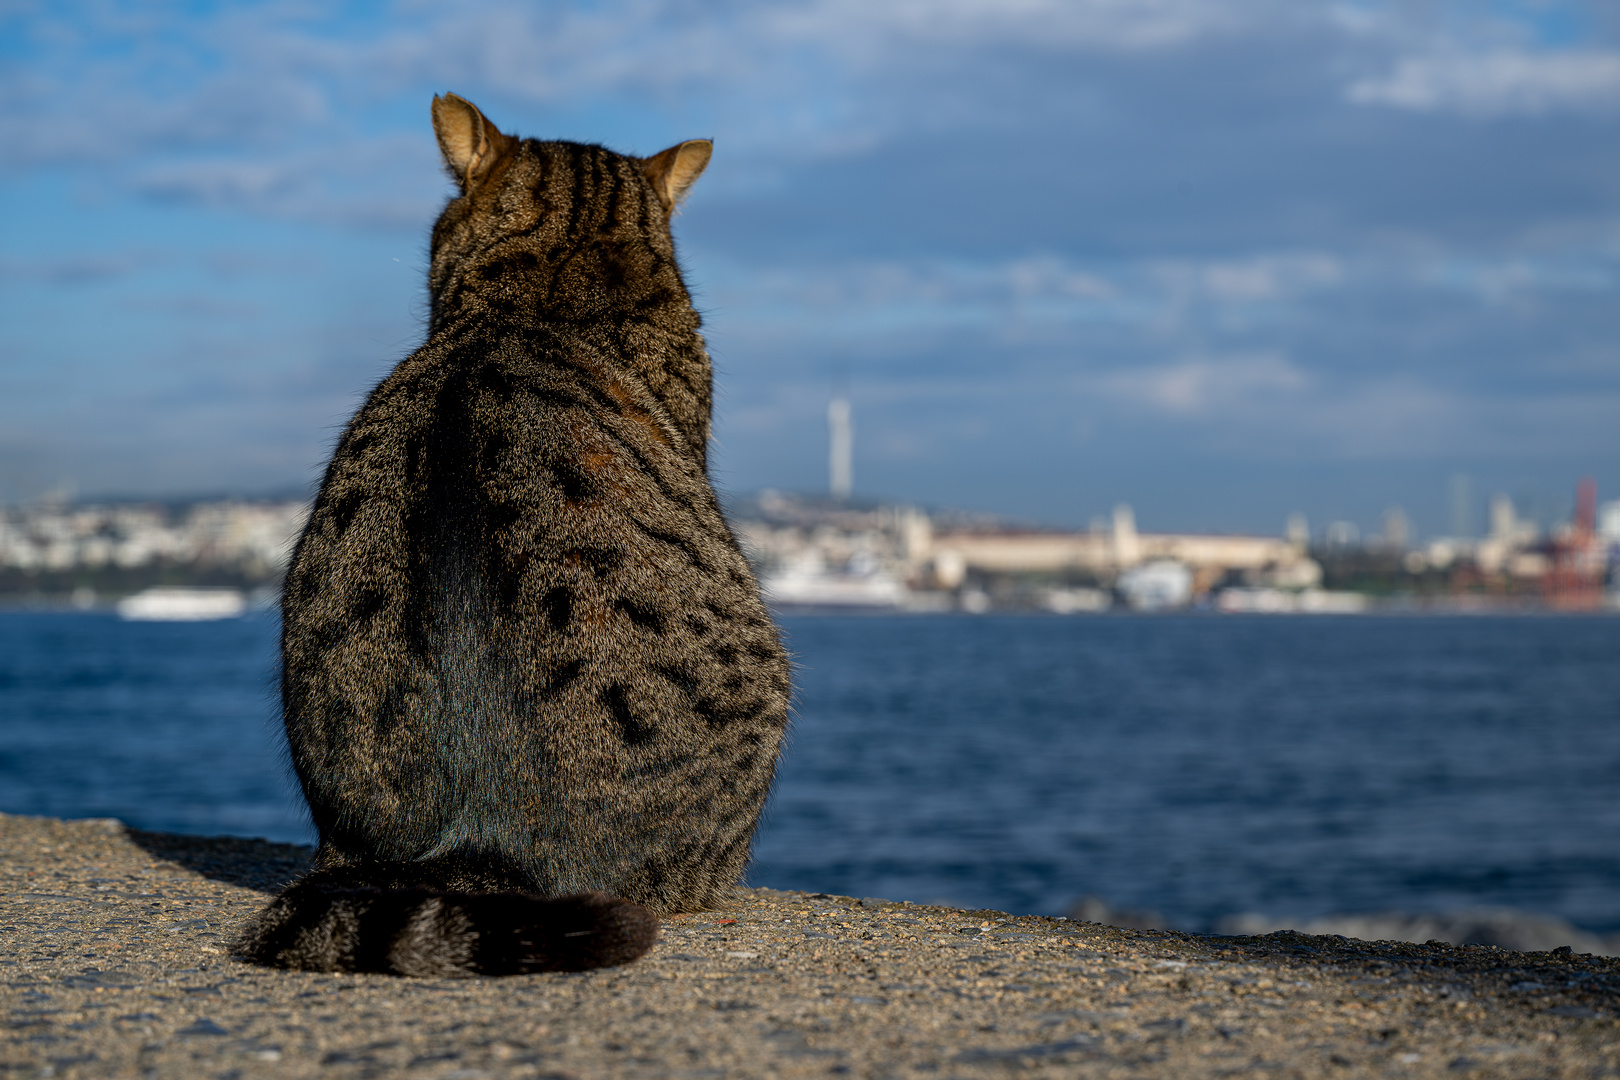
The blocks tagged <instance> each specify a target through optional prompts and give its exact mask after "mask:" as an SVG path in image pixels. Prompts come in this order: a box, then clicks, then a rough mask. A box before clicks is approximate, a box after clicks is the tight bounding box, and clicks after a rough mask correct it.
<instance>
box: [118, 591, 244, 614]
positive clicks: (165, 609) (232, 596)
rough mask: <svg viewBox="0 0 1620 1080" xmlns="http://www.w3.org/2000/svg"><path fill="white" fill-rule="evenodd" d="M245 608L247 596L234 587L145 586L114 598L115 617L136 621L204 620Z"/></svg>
mask: <svg viewBox="0 0 1620 1080" xmlns="http://www.w3.org/2000/svg"><path fill="white" fill-rule="evenodd" d="M246 610H247V597H245V596H243V595H242V593H241V591H240V590H238V589H204V588H184V587H174V588H163V589H147V590H146V591H145V592H138V593H136V594H135V595H134V596H126V597H125V598H124V599H122V600H120V601H118V617H119V618H120V619H129V620H132V621H137V622H208V621H210V620H213V619H235V618H238V617H240V616H241V615H242V613H243V612H245V611H246Z"/></svg>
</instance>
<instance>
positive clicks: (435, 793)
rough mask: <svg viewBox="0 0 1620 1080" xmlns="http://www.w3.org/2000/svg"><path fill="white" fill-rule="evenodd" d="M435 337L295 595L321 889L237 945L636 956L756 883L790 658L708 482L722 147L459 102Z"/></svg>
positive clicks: (410, 964) (439, 959)
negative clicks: (647, 153)
mask: <svg viewBox="0 0 1620 1080" xmlns="http://www.w3.org/2000/svg"><path fill="white" fill-rule="evenodd" d="M433 122H434V130H435V132H436V133H437V135H438V140H439V145H440V148H441V150H442V151H443V153H444V158H445V162H446V164H447V166H448V168H449V170H450V172H451V175H452V176H453V177H454V178H455V180H456V182H457V183H458V184H459V185H460V187H461V194H460V195H459V196H458V197H456V198H453V199H452V200H451V201H450V203H449V204H448V205H447V206H446V208H445V210H444V212H443V214H442V215H441V216H440V218H439V220H438V223H437V224H436V225H435V226H434V230H433V250H432V268H431V271H430V276H429V289H430V292H431V295H432V312H431V318H430V323H429V327H428V339H427V342H426V343H425V344H424V345H423V346H422V347H421V348H420V349H418V350H417V351H416V352H415V353H414V354H412V355H411V356H410V357H408V358H407V359H406V360H404V361H403V362H402V363H401V364H400V365H399V366H398V367H397V368H395V369H394V371H393V373H392V374H390V375H389V376H388V378H386V379H385V380H383V382H382V383H381V384H380V385H379V386H378V387H377V388H376V389H375V390H373V391H372V393H371V395H370V397H369V398H368V400H367V401H366V403H365V405H364V406H363V407H362V408H361V409H360V411H359V412H358V413H357V414H356V415H355V417H354V419H353V420H352V421H350V423H349V425H348V428H347V429H346V430H345V431H344V433H343V436H342V438H341V439H340V440H339V442H338V445H337V449H336V451H335V452H334V454H333V456H332V461H331V464H330V465H329V466H328V467H327V470H326V478H325V481H324V482H323V484H322V486H321V491H320V495H319V497H318V498H317V500H316V502H315V507H314V511H313V513H312V515H311V517H310V520H309V524H308V526H307V527H306V528H305V530H304V534H303V536H302V537H301V539H300V540H299V542H298V547H297V550H296V552H295V554H294V557H293V561H292V566H291V569H290V571H289V573H288V576H287V582H286V590H285V593H284V596H283V600H282V701H283V709H284V716H285V722H286V728H287V738H288V743H289V745H290V748H291V752H292V762H293V766H294V768H295V769H296V770H297V773H298V778H299V780H300V782H301V783H302V784H303V789H304V794H305V796H306V798H307V799H308V801H309V807H310V812H311V814H312V816H313V818H314V821H315V825H316V827H317V828H318V830H319V832H320V848H319V851H318V854H317V857H316V869H315V871H314V872H312V873H311V874H310V875H309V876H307V877H305V878H304V879H303V880H301V881H299V882H296V883H295V884H293V885H292V886H291V887H290V888H289V889H288V890H287V891H286V892H285V893H284V894H283V895H282V896H281V897H280V898H278V899H277V900H275V901H274V902H272V904H271V905H270V906H269V907H268V908H267V909H266V910H265V911H264V912H263V913H262V914H261V915H260V916H259V918H258V919H257V920H256V921H255V923H254V924H253V925H252V926H250V927H249V929H248V930H247V932H246V933H245V934H244V935H243V937H242V939H241V940H240V942H239V943H238V947H239V950H240V951H241V953H242V954H243V955H245V956H246V957H248V958H249V959H252V960H256V961H258V962H261V963H266V964H273V965H277V966H282V967H292V968H304V969H314V970H355V971H393V972H397V973H400V974H434V975H446V974H475V973H488V974H503V973H509V972H518V971H537V970H554V969H577V968H586V967H596V966H602V965H610V964H619V963H625V962H627V961H629V960H631V959H634V958H635V957H636V956H638V955H640V954H641V953H643V952H645V951H646V950H647V949H648V948H650V947H651V946H652V944H653V942H654V940H655V937H656V932H657V918H656V916H655V915H654V914H653V912H666V913H667V912H676V911H693V910H698V909H702V908H705V907H711V906H713V905H715V904H716V903H717V902H718V901H719V900H720V899H721V898H722V897H723V896H724V895H725V893H726V891H727V890H728V889H729V887H730V886H731V885H733V884H734V883H735V882H736V881H737V879H738V878H739V876H740V875H741V873H742V870H743V868H744V864H745V863H746V861H747V858H748V849H749V843H750V840H751V837H752V835H753V832H754V828H755V825H756V824H757V821H758V818H759V814H760V810H761V807H762V806H763V803H764V800H765V797H766V794H767V792H768V789H769V788H770V785H771V778H772V775H773V772H774V769H775V761H776V755H777V750H778V745H779V743H780V741H781V739H782V735H783V732H784V730H785V728H786V725H787V710H788V662H787V658H786V655H785V653H784V651H783V649H782V646H781V644H780V641H779V639H778V635H777V632H776V629H775V627H774V626H773V625H772V623H771V621H770V618H769V616H768V615H767V613H766V611H765V608H764V606H763V605H762V603H761V601H760V598H759V594H758V589H757V587H756V585H755V582H754V579H753V576H752V574H751V573H750V571H749V568H748V564H747V563H746V562H745V561H744V559H743V556H742V554H741V552H740V551H739V549H738V546H737V542H736V540H735V539H734V537H733V536H732V533H731V531H730V529H729V528H728V527H727V525H726V522H725V520H724V519H723V518H722V516H721V512H720V508H719V505H718V503H717V502H716V499H715V495H714V491H713V489H712V488H711V487H710V485H709V480H708V476H707V472H706V465H705V451H706V448H707V444H708V438H709V407H710V369H709V358H708V354H707V353H706V352H705V350H704V346H703V340H702V338H701V337H700V336H699V334H698V324H699V320H698V315H697V313H696V312H695V311H694V310H693V308H692V304H691V299H690V297H689V296H688V294H687V291H686V287H685V285H684V284H683V283H682V280H681V275H680V271H679V268H678V267H677V265H676V262H675V250H674V244H673V241H672V240H671V237H670V228H669V224H670V216H671V214H672V213H673V211H674V208H675V205H676V203H677V202H678V201H679V200H680V198H681V196H682V195H684V194H685V192H686V189H687V188H688V187H689V186H690V185H691V183H692V181H693V180H695V179H696V178H697V176H698V174H699V173H700V172H702V170H703V167H704V166H705V165H706V164H707V162H708V158H709V144H708V143H707V142H706V141H695V142H686V143H682V144H680V145H678V146H675V147H671V148H670V149H669V150H666V151H664V152H663V153H661V154H658V155H656V156H654V157H651V158H647V159H638V158H633V157H627V156H624V155H621V154H616V153H613V152H612V151H609V150H605V149H603V148H602V147H599V146H585V145H579V144H576V143H565V142H540V141H536V140H521V141H520V140H518V139H516V138H514V137H512V136H509V135H504V134H502V133H501V132H500V131H498V130H496V128H495V127H494V125H492V124H490V122H489V121H488V120H486V119H485V118H484V117H483V115H482V114H481V113H480V112H479V111H478V110H477V109H476V108H474V107H473V106H472V105H471V104H469V103H468V102H466V101H463V100H462V99H460V98H458V97H455V96H454V95H447V96H445V97H443V98H435V99H434V102H433Z"/></svg>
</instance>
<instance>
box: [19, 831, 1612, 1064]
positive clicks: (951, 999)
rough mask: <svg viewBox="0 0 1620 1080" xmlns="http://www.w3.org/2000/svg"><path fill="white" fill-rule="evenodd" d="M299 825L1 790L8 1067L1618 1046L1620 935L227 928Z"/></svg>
mask: <svg viewBox="0 0 1620 1080" xmlns="http://www.w3.org/2000/svg"><path fill="white" fill-rule="evenodd" d="M308 854H309V852H308V850H307V849H304V848H297V847H290V846H288V845H282V844H270V843H264V842H260V841H248V840H230V839H198V838H193V837H178V836H167V835H159V834H153V833H142V832H138V831H135V830H129V829H125V828H124V827H123V826H122V825H120V824H119V823H117V822H114V821H73V822H64V821H57V820H54V819H47V818H25V817H10V816H5V815H0V1006H3V1009H4V1013H5V1022H6V1029H5V1031H4V1033H3V1038H0V1075H4V1076H10V1077H18V1076H54V1077H74V1076H86V1077H89V1076H156V1077H223V1078H232V1080H239V1078H250V1077H284V1076H285V1077H303V1076H320V1077H333V1078H339V1077H372V1076H385V1075H386V1076H396V1075H398V1076H406V1077H423V1078H439V1080H478V1078H482V1077H508V1076H510V1077H536V1078H551V1080H557V1078H560V1077H580V1078H585V1077H621V1076H622V1077H642V1076H647V1077H665V1076H668V1077H767V1076H769V1077H775V1076H781V1077H799V1076H815V1077H825V1076H829V1075H833V1076H840V1075H841V1076H854V1077H912V1076H920V1077H988V1076H996V1077H1002V1076H1006V1075H1008V1073H1009V1072H1010V1071H1017V1072H1019V1073H1020V1074H1021V1075H1025V1076H1036V1077H1039V1076H1052V1077H1073V1076H1088V1077H1089V1076H1099V1077H1100V1076H1109V1077H1116V1076H1118V1077H1126V1076H1144V1077H1149V1076H1151V1077H1176V1078H1180V1077H1201V1076H1211V1077H1215V1076H1220V1077H1228V1076H1267V1077H1271V1076H1278V1075H1288V1076H1332V1077H1362V1076H1380V1077H1382V1076H1399V1077H1424V1076H1433V1077H1439V1076H1445V1077H1504V1078H1506V1077H1532V1076H1533V1077H1565V1076H1568V1077H1575V1076H1580V1077H1593V1076H1613V1075H1620V1022H1617V1020H1616V1016H1617V1015H1620V961H1616V960H1613V959H1606V958H1599V957H1583V956H1580V955H1560V954H1554V953H1514V952H1506V951H1503V950H1500V949H1495V948H1491V947H1481V946H1463V947H1455V946H1449V945H1410V944H1404V943H1392V942H1383V943H1377V942H1363V941H1356V940H1353V939H1343V938H1332V937H1311V936H1308V935H1303V934H1295V933H1286V932H1285V933H1277V934H1271V935H1267V936H1265V937H1239V938H1199V937H1194V936H1190V935H1183V934H1174V933H1166V932H1158V931H1141V930H1125V929H1117V928H1111V927H1107V926H1101V925H1098V924H1095V923H1076V922H1070V921H1068V920H1066V919H1055V918H1041V917H1012V916H1008V915H1005V914H1003V913H1000V912H994V911H958V910H953V909H949V908H936V907H924V906H919V905H911V904H894V903H889V902H886V901H873V900H854V899H851V898H848V897H839V896H826V895H822V894H814V895H811V894H806V893H794V892H780V891H776V890H772V889H747V890H740V891H739V893H738V896H737V899H736V902H735V904H734V905H733V906H731V907H730V908H728V909H727V910H725V911H718V912H706V913H703V914H701V915H689V916H684V917H679V918H675V919H672V920H670V921H669V922H668V923H667V924H666V926H665V929H664V934H663V939H662V941H661V943H660V945H659V947H658V948H657V950H656V951H655V952H654V953H653V954H652V955H651V956H650V957H648V958H647V959H644V960H642V961H641V962H639V963H637V964H634V965H631V966H629V967H625V968H617V969H611V970H605V971H598V972H589V973H585V974H575V975H533V976H522V977H517V978H510V979H470V980H421V981H417V980H406V979H396V978H390V977H387V976H352V975H310V974H302V973H293V972H279V971H267V970H264V969H260V968H254V967H250V966H248V965H245V964H242V963H240V962H238V961H236V960H233V959H232V958H230V957H229V956H227V955H226V953H225V945H226V943H227V942H229V941H230V940H231V938H232V936H233V935H234V933H235V932H236V930H237V928H238V927H239V926H240V925H241V923H242V922H243V921H244V920H245V919H246V918H247V917H248V916H249V915H250V914H252V913H253V912H254V911H255V910H257V908H258V907H259V906H260V905H261V904H263V903H264V901H265V894H266V893H267V892H271V891H274V889H275V888H276V887H277V885H279V884H280V883H281V882H283V881H285V880H286V879H287V878H288V877H290V876H291V875H293V874H294V873H296V872H297V871H298V870H299V869H301V867H302V866H303V865H304V862H305V860H306V859H307V857H308Z"/></svg>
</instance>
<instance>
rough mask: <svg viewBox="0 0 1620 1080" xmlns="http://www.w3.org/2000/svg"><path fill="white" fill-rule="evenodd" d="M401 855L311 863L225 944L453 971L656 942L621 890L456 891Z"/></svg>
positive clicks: (262, 956) (359, 965) (327, 967)
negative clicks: (367, 862)
mask: <svg viewBox="0 0 1620 1080" xmlns="http://www.w3.org/2000/svg"><path fill="white" fill-rule="evenodd" d="M412 865H413V864H408V863H407V864H398V863H396V864H392V865H390V866H388V867H386V868H383V867H378V868H377V869H378V870H383V871H385V872H381V873H377V874H374V875H373V874H357V873H356V872H355V871H354V870H339V871H320V870H318V871H316V872H314V873H312V874H310V875H308V876H307V877H305V878H303V879H301V880H299V881H296V882H294V883H293V884H292V885H290V886H288V888H287V890H286V891H285V892H283V893H282V894H281V895H280V896H278V897H277V898H276V899H275V900H273V901H271V902H270V904H269V906H268V907H266V908H265V909H264V910H263V911H262V912H260V913H259V915H258V916H257V917H256V918H255V919H254V920H253V922H252V923H250V924H249V925H248V927H247V929H246V930H244V931H243V933H242V935H241V936H240V937H239V938H238V939H237V941H236V945H235V952H236V953H237V954H238V955H239V956H241V957H242V958H243V959H245V960H249V961H251V962H253V963H256V964H263V965H265V966H267V967H279V968H290V969H293V970H296V971H374V972H382V973H386V974H392V975H416V976H431V977H436V978H465V977H468V976H472V975H521V974H527V973H529V972H536V971H585V970H587V969H590V968H599V967H614V966H617V965H619V964H628V963H629V962H630V961H632V960H634V959H636V958H637V957H639V956H642V955H643V954H645V953H646V952H647V951H648V950H650V949H651V948H652V947H653V945H654V944H656V943H657V941H658V916H656V915H654V914H653V913H652V912H651V911H649V910H648V909H647V908H644V907H642V906H641V905H640V904H635V903H632V902H630V901H629V900H620V899H618V898H616V897H611V896H608V895H606V894H604V893H580V894H578V895H576V896H562V897H544V896H536V895H533V894H531V893H524V892H484V891H459V890H456V889H453V888H445V887H442V885H441V883H436V882H435V881H433V880H432V875H431V874H422V873H410V872H409V869H410V868H411V867H412ZM367 878H370V879H372V880H374V881H376V882H377V884H372V883H370V882H368V881H367V880H365V879H367ZM413 878H414V879H417V880H416V881H415V882H413V881H412V879H413ZM423 878H427V879H428V880H422V879H423ZM357 879H358V880H357Z"/></svg>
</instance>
